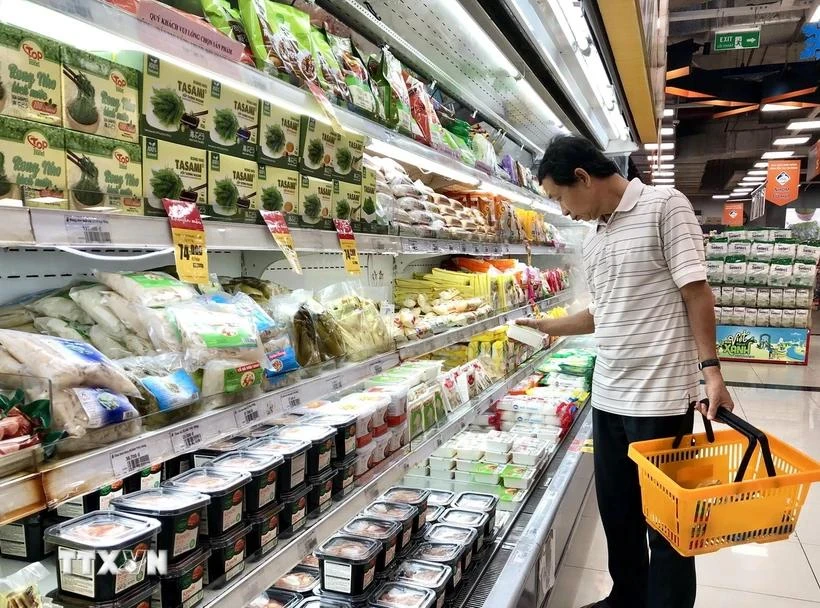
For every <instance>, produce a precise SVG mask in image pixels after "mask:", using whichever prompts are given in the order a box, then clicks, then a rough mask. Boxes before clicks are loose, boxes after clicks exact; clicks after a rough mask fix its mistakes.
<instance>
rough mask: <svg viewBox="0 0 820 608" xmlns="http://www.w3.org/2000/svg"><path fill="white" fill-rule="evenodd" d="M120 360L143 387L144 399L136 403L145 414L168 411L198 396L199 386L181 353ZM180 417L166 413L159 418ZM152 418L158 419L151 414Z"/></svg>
mask: <svg viewBox="0 0 820 608" xmlns="http://www.w3.org/2000/svg"><path fill="white" fill-rule="evenodd" d="M117 363H118V364H119V365H120V366H121V367H122V368H123V369H124V370H125V371H126V373H127V374H128V375H129V377H130V378H131V379H132V380H133V381H134V383H135V384H137V386H138V387H139V388H140V393H142V398H143V400H142V401H140V402H138V403H137V406H136V407H137V409H138V410H139V412H140V414H142V415H149V414H156V413H158V412H166V413H168V412H171V411H173V410H178V409H180V408H183V407H185V406H188V405H191V404H193V403H196V402H197V401H198V400H199V397H200V390H199V386H197V384H196V382H195V381H194V379H193V377H192V376H191V375H190V374H189V373H188V372H187V371H185V370H184V369H183V367H182V357H181V356H180V355H179V354H178V353H169V354H163V355H155V356H150V357H131V358H128V359H121V360H120V361H118V362H117ZM186 412H187V410H186ZM178 417H179V416H166V417H163V418H162V419H160V420H159V421H161V422H165V423H167V422H172V421H173V420H174V419H176V418H178ZM152 422H158V420H157V419H155V418H152Z"/></svg>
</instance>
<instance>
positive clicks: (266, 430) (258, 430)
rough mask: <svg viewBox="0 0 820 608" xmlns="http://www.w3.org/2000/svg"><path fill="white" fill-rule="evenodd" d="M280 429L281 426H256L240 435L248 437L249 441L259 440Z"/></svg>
mask: <svg viewBox="0 0 820 608" xmlns="http://www.w3.org/2000/svg"><path fill="white" fill-rule="evenodd" d="M280 428H282V425H281V424H258V425H256V426H255V427H253V428H252V429H248V430H247V431H245V432H244V433H242V435H243V436H245V437H250V438H251V439H259V438H260V437H265V436H266V435H270V434H271V433H273V432H275V431H277V430H279V429H280Z"/></svg>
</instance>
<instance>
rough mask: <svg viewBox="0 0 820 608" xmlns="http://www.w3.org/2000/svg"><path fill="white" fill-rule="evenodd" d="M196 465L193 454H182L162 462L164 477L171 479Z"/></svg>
mask: <svg viewBox="0 0 820 608" xmlns="http://www.w3.org/2000/svg"><path fill="white" fill-rule="evenodd" d="M193 466H194V455H193V454H181V455H179V456H175V457H174V458H171V459H170V460H166V461H165V462H163V463H162V478H163V479H171V477H176V476H177V475H179V474H180V473H184V472H185V471H187V470H188V469H191V468H193ZM160 485H162V484H160Z"/></svg>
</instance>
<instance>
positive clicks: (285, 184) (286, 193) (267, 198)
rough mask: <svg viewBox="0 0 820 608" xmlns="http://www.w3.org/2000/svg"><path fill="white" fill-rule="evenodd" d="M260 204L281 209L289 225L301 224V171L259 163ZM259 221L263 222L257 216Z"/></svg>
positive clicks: (262, 206) (266, 207)
mask: <svg viewBox="0 0 820 608" xmlns="http://www.w3.org/2000/svg"><path fill="white" fill-rule="evenodd" d="M257 181H258V184H259V206H260V208H261V209H265V210H267V211H281V212H282V213H283V214H284V216H285V220H286V221H287V223H288V226H293V227H296V226H298V225H299V182H300V181H301V178H300V177H299V173H298V172H296V171H291V170H289V169H279V168H278V167H270V166H267V165H257ZM257 223H263V222H262V217H261V216H257Z"/></svg>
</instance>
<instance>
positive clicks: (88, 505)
mask: <svg viewBox="0 0 820 608" xmlns="http://www.w3.org/2000/svg"><path fill="white" fill-rule="evenodd" d="M124 490H125V488H124V483H123V481H122V480H121V479H115V480H114V481H112V482H111V483H109V484H105V485H104V486H100V487H99V488H97V489H96V490H94V491H93V492H90V493H88V494H86V495H84V496H78V497H76V498H72V499H71V500H67V501H66V502H64V503H62V504H60V505H59V506H58V507H57V516H58V517H64V518H68V519H73V518H76V517H80V516H81V515H86V514H88V513H92V512H94V511H99V510H101V509H102V510H106V509H108V508H110V506H111V501H112V500H114V499H115V498H117V497H119V496H122V495H123V494H124Z"/></svg>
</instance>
